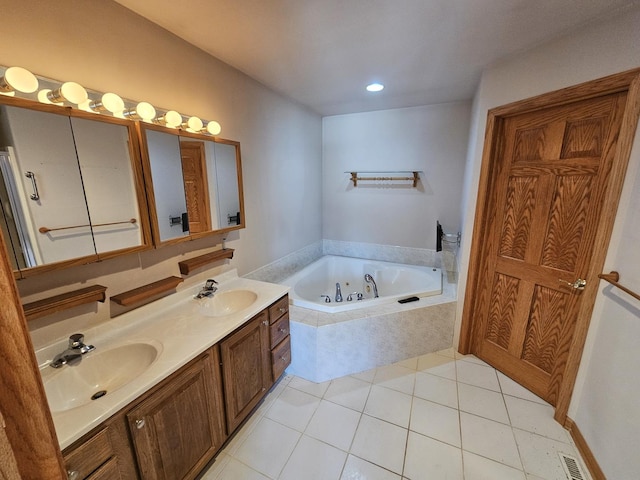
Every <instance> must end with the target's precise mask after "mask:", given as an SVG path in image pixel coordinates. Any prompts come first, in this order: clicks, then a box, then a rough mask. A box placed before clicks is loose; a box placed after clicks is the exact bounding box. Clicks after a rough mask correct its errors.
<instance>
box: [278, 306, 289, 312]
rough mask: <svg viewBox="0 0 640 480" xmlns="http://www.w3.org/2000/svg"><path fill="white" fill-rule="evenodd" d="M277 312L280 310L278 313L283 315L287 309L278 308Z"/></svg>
mask: <svg viewBox="0 0 640 480" xmlns="http://www.w3.org/2000/svg"><path fill="white" fill-rule="evenodd" d="M278 310H280V313H284V312H286V311H287V309H286V308H285V307H280V308H279V309H278Z"/></svg>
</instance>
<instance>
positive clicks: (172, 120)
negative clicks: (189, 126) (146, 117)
mask: <svg viewBox="0 0 640 480" xmlns="http://www.w3.org/2000/svg"><path fill="white" fill-rule="evenodd" d="M163 118H164V123H165V124H166V125H167V127H171V128H176V127H178V126H180V125H182V115H180V114H179V113H178V112H176V111H175V110H169V111H168V112H166V113H165V114H164V117H163Z"/></svg>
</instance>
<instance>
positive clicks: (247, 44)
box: [116, 0, 640, 115]
mask: <svg viewBox="0 0 640 480" xmlns="http://www.w3.org/2000/svg"><path fill="white" fill-rule="evenodd" d="M116 1H117V2H118V3H120V4H122V5H124V6H125V7H127V8H129V9H131V10H133V11H134V12H136V13H138V14H140V15H142V16H143V17H146V18H148V19H149V20H151V21H152V22H154V23H156V24H158V25H160V26H162V27H164V28H165V29H167V30H169V31H170V32H172V33H174V34H175V35H177V36H179V37H181V38H183V39H185V40H186V41H188V42H190V43H192V44H193V45H196V46H197V47H199V48H201V49H202V50H204V51H206V52H209V53H210V54H211V55H213V56H215V57H217V58H219V59H221V60H222V61H224V62H226V63H228V64H230V65H232V66H233V67H235V68H237V69H238V70H241V71H242V72H244V73H246V74H247V75H249V76H250V77H252V78H254V79H256V80H258V81H259V82H261V83H263V84H264V85H267V86H268V87H270V88H272V89H273V90H276V91H278V92H280V93H282V94H284V95H286V96H287V97H290V98H292V99H294V100H296V101H298V102H300V103H302V104H304V105H307V106H308V107H310V108H311V109H313V110H315V111H316V112H318V113H320V114H322V115H335V114H341V113H352V112H362V111H369V110H380V109H387V108H399V107H408V106H416V105H428V104H434V103H442V102H451V101H459V100H467V99H470V98H471V97H472V96H473V93H474V91H475V88H476V87H477V83H478V80H479V79H480V74H481V72H482V70H483V68H484V67H486V66H487V65H490V64H492V63H494V62H496V61H498V60H500V59H503V58H505V57H508V56H510V55H514V54H516V53H517V52H519V51H523V50H526V49H528V48H530V47H532V46H534V45H536V44H539V43H542V42H545V41H547V40H549V39H551V38H554V37H559V36H561V35H563V34H566V33H567V32H568V31H570V30H572V29H574V28H577V27H579V26H582V25H584V24H588V23H590V22H599V21H602V20H603V19H605V18H607V17H609V16H611V15H613V14H618V13H622V12H623V11H624V10H625V9H630V8H637V7H638V6H640V0H116ZM613 33H614V32H612V34H613ZM372 81H379V82H382V83H384V84H385V86H386V88H385V89H384V90H383V91H382V92H380V93H377V94H372V93H368V92H366V91H365V89H364V87H365V85H366V84H368V83H370V82H372Z"/></svg>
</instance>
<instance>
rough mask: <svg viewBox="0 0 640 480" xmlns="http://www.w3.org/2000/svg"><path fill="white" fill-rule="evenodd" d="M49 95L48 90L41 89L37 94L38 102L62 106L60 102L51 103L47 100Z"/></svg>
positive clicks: (49, 90) (49, 91)
mask: <svg viewBox="0 0 640 480" xmlns="http://www.w3.org/2000/svg"><path fill="white" fill-rule="evenodd" d="M50 93H51V89H50V88H43V89H42V90H40V91H39V92H38V101H39V102H40V103H47V104H49V105H62V102H52V101H51V100H49V94H50Z"/></svg>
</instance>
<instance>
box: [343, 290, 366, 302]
mask: <svg viewBox="0 0 640 480" xmlns="http://www.w3.org/2000/svg"><path fill="white" fill-rule="evenodd" d="M354 295H355V296H356V299H357V300H362V299H364V295H363V294H362V293H360V292H353V293H350V294H349V295H347V302H351V301H353V296H354Z"/></svg>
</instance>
